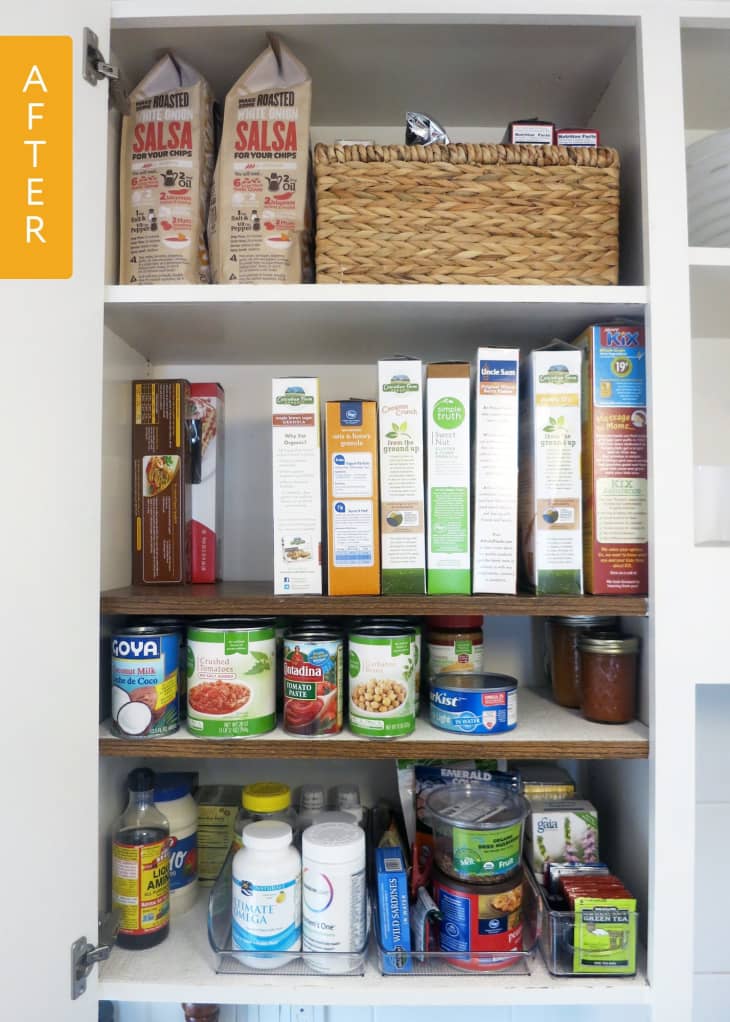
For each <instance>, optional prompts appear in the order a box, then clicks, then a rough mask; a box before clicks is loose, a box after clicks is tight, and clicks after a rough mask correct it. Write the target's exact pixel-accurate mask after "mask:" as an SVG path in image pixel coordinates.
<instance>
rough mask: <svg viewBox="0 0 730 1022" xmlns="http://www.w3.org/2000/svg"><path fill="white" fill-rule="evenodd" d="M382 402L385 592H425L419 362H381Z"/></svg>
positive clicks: (421, 405)
mask: <svg viewBox="0 0 730 1022" xmlns="http://www.w3.org/2000/svg"><path fill="white" fill-rule="evenodd" d="M378 401H379V404H378V421H379V434H380V531H381V575H382V591H383V593H390V594H398V593H418V594H420V593H425V592H426V521H425V516H424V493H423V366H422V363H421V361H420V360H419V359H410V358H398V359H385V360H382V361H380V362H378Z"/></svg>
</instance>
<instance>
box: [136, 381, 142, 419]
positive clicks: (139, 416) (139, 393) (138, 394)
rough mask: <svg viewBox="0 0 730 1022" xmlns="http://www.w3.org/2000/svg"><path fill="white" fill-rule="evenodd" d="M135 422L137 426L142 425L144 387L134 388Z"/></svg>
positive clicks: (137, 385) (139, 385)
mask: <svg viewBox="0 0 730 1022" xmlns="http://www.w3.org/2000/svg"><path fill="white" fill-rule="evenodd" d="M134 422H135V425H136V426H141V425H142V385H141V384H140V383H137V384H135V387H134Z"/></svg>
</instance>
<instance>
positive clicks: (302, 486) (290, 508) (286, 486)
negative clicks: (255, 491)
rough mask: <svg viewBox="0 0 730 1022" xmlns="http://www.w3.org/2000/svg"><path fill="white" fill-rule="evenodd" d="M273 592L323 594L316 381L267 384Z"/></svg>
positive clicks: (305, 379)
mask: <svg viewBox="0 0 730 1022" xmlns="http://www.w3.org/2000/svg"><path fill="white" fill-rule="evenodd" d="M271 389H272V394H271V437H272V450H273V470H274V471H273V476H274V592H275V593H277V594H282V593H308V594H319V593H321V592H322V478H321V467H320V463H321V457H320V440H319V437H320V431H321V418H320V410H319V380H318V379H316V378H314V377H286V378H283V379H275V380H273V381H272V388H271Z"/></svg>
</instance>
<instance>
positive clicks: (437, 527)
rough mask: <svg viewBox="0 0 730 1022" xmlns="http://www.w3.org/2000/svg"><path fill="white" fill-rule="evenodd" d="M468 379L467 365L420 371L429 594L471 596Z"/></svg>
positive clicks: (443, 364) (436, 366)
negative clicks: (423, 393)
mask: <svg viewBox="0 0 730 1022" xmlns="http://www.w3.org/2000/svg"><path fill="white" fill-rule="evenodd" d="M470 378H471V368H470V366H469V364H468V363H467V362H437V363H434V364H432V365H429V366H428V368H427V370H426V438H427V445H428V446H427V452H426V456H427V465H428V469H427V502H428V548H427V554H426V563H427V566H428V592H429V593H466V594H469V593H471V555H470V534H469V531H470V530H469V525H470V521H469V519H470V512H471V497H470V483H471V478H470V477H471V466H470V460H471V435H470V424H469V398H470V394H469V391H470Z"/></svg>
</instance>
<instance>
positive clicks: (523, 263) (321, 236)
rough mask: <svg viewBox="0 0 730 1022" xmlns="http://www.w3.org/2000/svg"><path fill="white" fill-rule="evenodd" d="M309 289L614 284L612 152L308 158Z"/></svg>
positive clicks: (516, 149) (515, 150) (351, 151)
mask: <svg viewBox="0 0 730 1022" xmlns="http://www.w3.org/2000/svg"><path fill="white" fill-rule="evenodd" d="M314 171H315V184H316V194H317V248H316V258H317V283H319V284H332V283H343V284H420V283H422V284H616V283H617V281H618V215H619V157H618V153H617V152H616V150H615V149H605V148H604V149H590V148H567V147H565V146H524V145H519V146H517V145H430V146H395V145H391V146H375V145H373V146H358V145H352V146H326V145H317V146H316V147H315V150H314Z"/></svg>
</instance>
